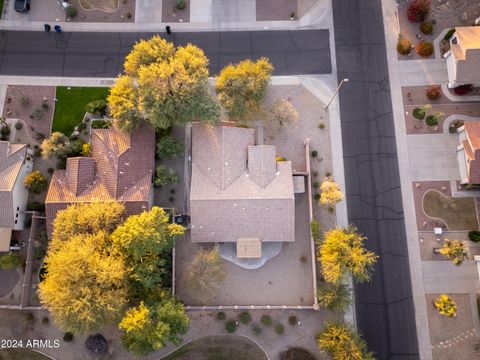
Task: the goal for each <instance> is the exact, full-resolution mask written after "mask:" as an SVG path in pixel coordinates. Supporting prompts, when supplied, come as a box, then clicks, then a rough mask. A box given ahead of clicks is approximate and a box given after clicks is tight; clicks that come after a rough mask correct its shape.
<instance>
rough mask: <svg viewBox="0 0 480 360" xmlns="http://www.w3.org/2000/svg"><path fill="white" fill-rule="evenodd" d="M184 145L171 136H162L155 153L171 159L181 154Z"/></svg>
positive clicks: (162, 157)
mask: <svg viewBox="0 0 480 360" xmlns="http://www.w3.org/2000/svg"><path fill="white" fill-rule="evenodd" d="M184 150H185V145H184V144H183V142H181V141H179V140H177V139H174V138H173V137H171V136H168V135H166V136H162V137H161V138H160V139H159V140H158V143H157V155H158V157H159V158H160V159H172V158H176V157H178V156H180V155H182V154H183V152H184Z"/></svg>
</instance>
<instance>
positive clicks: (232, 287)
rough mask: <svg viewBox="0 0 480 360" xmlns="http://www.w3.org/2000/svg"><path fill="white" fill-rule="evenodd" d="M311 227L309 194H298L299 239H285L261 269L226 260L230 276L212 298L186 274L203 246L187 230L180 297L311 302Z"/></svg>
mask: <svg viewBox="0 0 480 360" xmlns="http://www.w3.org/2000/svg"><path fill="white" fill-rule="evenodd" d="M247 225H248V224H246V226H247ZM309 228H310V225H309V220H308V198H307V194H306V193H305V194H297V195H296V197H295V242H292V243H284V244H283V247H282V250H281V251H280V253H279V255H277V256H276V257H274V258H273V259H271V260H269V261H268V262H267V263H266V264H265V265H264V266H262V267H261V268H259V269H255V270H247V269H244V268H241V267H239V266H237V265H235V264H233V263H231V262H229V261H225V260H223V262H224V266H225V270H226V272H227V276H226V278H225V281H224V282H223V284H222V285H221V286H220V287H219V288H217V289H216V291H215V293H212V294H210V297H209V298H208V299H206V298H201V297H199V295H198V294H197V293H193V292H191V291H190V289H189V288H188V286H187V285H186V284H185V281H184V279H183V276H182V274H183V273H185V271H186V270H187V269H188V267H189V266H190V264H191V262H192V259H193V256H194V255H195V253H196V250H197V249H198V247H199V245H197V244H193V243H192V242H191V240H190V237H189V235H188V234H187V236H186V237H185V239H184V240H182V241H180V242H179V243H178V244H177V248H176V267H175V269H176V281H177V285H176V293H177V295H178V297H179V298H180V299H181V300H182V301H183V302H184V303H185V304H187V305H206V304H208V305H304V306H311V305H312V304H313V296H314V295H313V294H314V291H313V277H312V276H313V275H312V259H311V256H310V230H309ZM210 246H212V245H210Z"/></svg>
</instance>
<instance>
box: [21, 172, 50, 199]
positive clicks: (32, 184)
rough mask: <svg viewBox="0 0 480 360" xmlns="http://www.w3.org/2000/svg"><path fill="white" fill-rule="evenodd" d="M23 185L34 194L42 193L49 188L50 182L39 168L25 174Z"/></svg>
mask: <svg viewBox="0 0 480 360" xmlns="http://www.w3.org/2000/svg"><path fill="white" fill-rule="evenodd" d="M23 185H24V186H25V188H26V189H27V190H28V192H29V193H32V194H41V193H42V192H44V191H45V190H47V186H48V182H47V178H46V177H45V176H44V175H43V174H42V173H41V172H40V171H38V170H35V171H32V172H31V173H30V174H28V175H27V176H25V179H24V180H23Z"/></svg>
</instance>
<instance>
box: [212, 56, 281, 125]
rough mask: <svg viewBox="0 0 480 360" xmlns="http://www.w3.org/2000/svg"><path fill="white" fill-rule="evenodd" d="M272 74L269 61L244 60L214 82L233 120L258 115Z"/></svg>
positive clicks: (229, 67)
mask: <svg viewBox="0 0 480 360" xmlns="http://www.w3.org/2000/svg"><path fill="white" fill-rule="evenodd" d="M272 72H273V66H272V64H270V62H269V61H268V59H267V58H260V59H259V60H257V61H256V62H253V61H251V60H244V61H241V62H239V63H238V64H236V65H232V64H230V65H227V66H226V67H225V68H223V70H222V71H221V72H220V74H219V75H218V77H217V79H216V81H215V90H216V91H217V94H218V97H219V100H220V104H221V105H222V106H223V107H224V108H225V110H226V111H227V113H228V115H229V116H230V117H231V118H233V119H236V120H244V119H247V120H249V119H252V118H253V117H254V116H255V115H257V114H258V113H259V111H260V110H261V102H262V100H263V99H264V97H265V95H266V93H267V86H268V83H269V81H270V76H271V74H272Z"/></svg>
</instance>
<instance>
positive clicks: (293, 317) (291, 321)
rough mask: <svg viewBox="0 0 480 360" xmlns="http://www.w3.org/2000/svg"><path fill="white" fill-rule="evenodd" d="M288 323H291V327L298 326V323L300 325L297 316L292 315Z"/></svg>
mask: <svg viewBox="0 0 480 360" xmlns="http://www.w3.org/2000/svg"><path fill="white" fill-rule="evenodd" d="M288 323H289V324H290V325H297V323H298V319H297V317H296V316H295V315H290V316H289V317H288Z"/></svg>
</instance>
